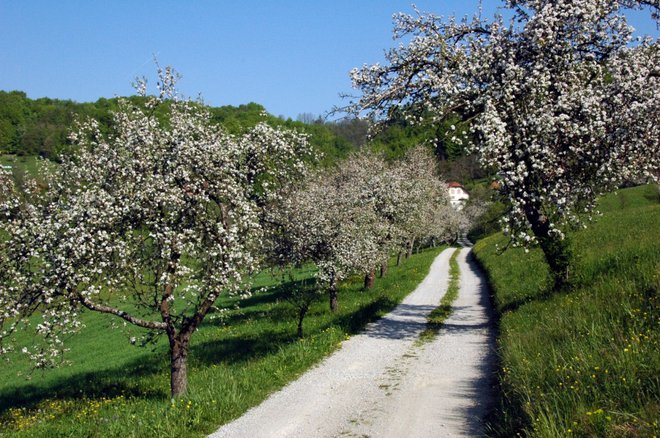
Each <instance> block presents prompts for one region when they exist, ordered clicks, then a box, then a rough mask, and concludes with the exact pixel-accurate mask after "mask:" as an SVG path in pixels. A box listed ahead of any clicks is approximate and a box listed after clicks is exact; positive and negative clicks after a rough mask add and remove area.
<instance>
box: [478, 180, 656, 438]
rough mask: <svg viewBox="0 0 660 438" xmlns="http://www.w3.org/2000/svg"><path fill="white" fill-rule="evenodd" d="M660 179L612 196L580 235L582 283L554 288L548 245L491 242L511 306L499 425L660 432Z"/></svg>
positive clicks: (576, 432)
mask: <svg viewBox="0 0 660 438" xmlns="http://www.w3.org/2000/svg"><path fill="white" fill-rule="evenodd" d="M657 194H658V191H657V188H656V187H655V186H644V187H637V188H634V189H627V190H621V191H620V192H619V193H618V194H612V195H608V196H607V197H605V198H604V199H603V200H602V201H601V202H600V208H601V210H602V211H603V216H602V217H600V218H598V219H597V220H596V221H595V223H593V224H591V226H590V227H589V228H588V229H586V230H582V231H580V232H576V233H573V234H572V235H571V236H570V237H571V242H572V245H573V247H574V254H575V255H576V259H575V261H574V264H573V266H572V270H571V279H570V281H571V288H570V290H569V291H568V292H564V293H554V294H553V293H551V292H549V289H550V288H549V286H550V284H551V283H550V278H549V275H548V270H547V267H546V265H545V263H544V261H543V258H542V256H541V254H540V252H538V251H537V250H533V251H531V252H530V253H529V254H525V253H524V252H523V251H522V250H517V249H514V250H507V251H506V252H504V253H503V254H502V255H497V249H496V245H497V244H499V245H500V246H503V245H504V244H505V242H506V241H505V239H504V237H503V236H501V235H495V236H493V237H490V238H487V239H484V240H483V241H480V242H479V243H478V244H477V245H476V246H475V252H476V255H477V258H478V259H479V260H480V262H481V263H482V264H483V265H484V267H485V268H486V270H487V271H488V275H489V277H490V282H491V285H492V288H493V291H494V303H495V306H496V309H497V310H498V311H499V313H500V334H499V354H500V359H501V373H500V383H501V389H502V395H503V400H502V412H501V413H500V414H499V415H498V416H497V417H498V420H497V422H496V423H495V424H493V425H492V427H493V431H492V434H493V435H496V436H507V437H508V436H515V433H517V432H522V433H523V434H524V435H528V436H535V437H559V436H581V437H594V436H599V437H642V436H644V437H646V436H655V435H658V433H659V432H660V428H659V425H658V418H660V401H659V398H658V396H659V394H660V311H659V310H660V309H659V304H660V302H659V296H658V285H659V277H658V272H659V268H660V204H659V203H658V195H657Z"/></svg>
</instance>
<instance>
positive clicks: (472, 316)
mask: <svg viewBox="0 0 660 438" xmlns="http://www.w3.org/2000/svg"><path fill="white" fill-rule="evenodd" d="M453 251H454V249H453V248H450V249H447V250H445V251H443V252H442V253H441V254H440V255H438V257H437V258H436V259H435V260H434V262H433V264H432V265H431V269H430V272H429V274H428V275H427V277H426V278H425V279H424V280H423V281H422V283H420V284H419V286H418V287H417V288H416V289H415V291H414V292H412V293H411V294H410V295H408V296H407V297H406V298H405V299H404V301H403V302H402V303H401V304H400V305H399V306H397V307H396V308H395V309H394V310H393V311H392V312H390V313H389V314H387V315H385V316H384V317H383V318H382V319H380V320H378V321H376V322H374V323H371V324H369V325H368V326H367V327H366V329H365V330H364V331H363V332H362V333H360V334H358V335H355V336H353V337H351V338H350V339H349V340H347V341H345V342H343V343H342V347H341V349H339V350H338V351H336V352H335V353H333V354H332V355H331V356H329V357H328V358H326V359H325V360H323V361H322V362H321V363H320V364H319V365H318V366H316V367H314V368H313V369H311V370H310V371H308V372H307V373H305V374H304V375H303V376H301V377H300V378H299V379H297V380H296V381H294V382H291V383H290V384H288V385H287V386H286V387H284V388H283V389H282V390H280V391H278V392H276V393H274V394H272V395H271V396H270V397H269V398H268V399H266V400H265V401H264V402H263V403H261V404H260V405H258V406H256V407H254V408H252V409H250V410H249V411H248V412H246V413H245V415H243V416H242V417H240V418H238V419H236V420H235V421H233V422H231V423H228V424H226V425H224V426H222V427H221V428H220V429H218V430H217V431H216V432H215V433H213V434H212V435H210V437H212V438H220V437H232V438H233V437H250V438H253V437H258V438H262V437H263V438H266V437H323V438H326V437H351V436H352V437H406V436H408V437H441V436H448V437H449V436H452V437H455V436H475V435H480V431H481V427H482V425H481V419H482V418H483V416H484V415H485V414H486V411H487V409H488V405H489V401H490V398H491V397H490V388H491V386H492V385H491V383H492V374H493V371H494V370H495V368H494V353H493V351H494V335H493V329H492V325H491V322H490V317H489V314H488V311H487V308H488V295H487V292H486V286H485V281H484V279H483V278H482V276H481V274H480V273H479V271H478V269H477V268H476V265H475V264H474V262H473V261H472V260H471V259H469V258H468V254H469V251H470V249H467V248H465V249H462V250H460V251H461V253H460V254H459V257H458V262H459V266H460V269H461V283H460V293H459V297H458V299H457V300H456V301H455V302H454V305H453V307H454V312H453V313H452V315H451V316H450V317H449V318H448V319H447V320H446V321H445V326H444V327H443V328H442V329H441V330H440V332H439V333H438V335H437V336H436V338H435V339H434V340H433V341H431V342H428V343H426V344H419V343H418V342H416V341H417V340H418V337H419V334H420V333H421V332H422V331H423V330H424V329H425V328H426V316H427V315H428V314H429V313H430V312H431V311H432V310H433V309H434V308H435V307H436V306H437V305H438V303H439V302H440V299H441V298H442V296H443V295H444V293H445V291H446V288H447V282H448V268H449V258H450V256H451V254H452V253H453Z"/></svg>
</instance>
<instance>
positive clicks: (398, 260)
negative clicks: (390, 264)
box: [396, 251, 401, 266]
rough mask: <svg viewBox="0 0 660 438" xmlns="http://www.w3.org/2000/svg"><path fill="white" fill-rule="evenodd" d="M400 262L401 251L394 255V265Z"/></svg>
mask: <svg viewBox="0 0 660 438" xmlns="http://www.w3.org/2000/svg"><path fill="white" fill-rule="evenodd" d="M400 264H401V251H399V252H398V253H397V255H396V265H397V266H399V265H400Z"/></svg>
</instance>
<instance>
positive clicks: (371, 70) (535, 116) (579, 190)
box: [351, 0, 660, 244]
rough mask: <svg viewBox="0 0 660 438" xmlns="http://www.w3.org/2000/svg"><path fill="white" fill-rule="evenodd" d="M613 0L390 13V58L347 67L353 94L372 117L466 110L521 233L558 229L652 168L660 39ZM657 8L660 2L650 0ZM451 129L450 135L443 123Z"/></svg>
mask: <svg viewBox="0 0 660 438" xmlns="http://www.w3.org/2000/svg"><path fill="white" fill-rule="evenodd" d="M643 4H648V2H639V1H625V2H624V1H617V0H580V1H575V0H559V1H547V0H509V1H508V2H507V7H509V8H510V9H511V15H512V19H511V20H510V21H505V19H504V18H503V17H502V16H496V17H494V18H493V19H491V20H488V19H485V18H483V17H482V16H481V15H480V14H478V15H475V17H474V18H468V17H466V18H464V19H462V20H459V19H456V18H455V17H449V18H443V17H439V16H435V15H432V14H426V13H420V12H419V11H418V12H417V14H416V15H408V14H398V15H396V16H395V22H396V26H395V30H394V36H395V38H399V39H404V38H405V40H406V43H405V44H404V43H402V44H401V45H400V46H399V47H397V48H394V49H392V50H390V51H389V52H387V63H386V64H385V65H380V64H375V65H365V66H363V67H362V68H356V69H353V71H352V72H351V76H352V80H353V85H354V87H356V88H358V89H359V90H360V91H361V92H362V95H361V96H360V97H359V99H358V100H356V101H355V102H353V103H352V104H351V109H353V110H354V111H356V112H362V111H367V112H368V114H369V115H370V116H371V117H373V118H376V119H383V118H387V117H388V114H391V113H392V110H393V109H403V110H405V112H406V113H407V114H408V120H409V121H410V122H411V123H436V122H437V121H439V120H442V119H445V118H446V117H448V116H452V117H455V116H456V115H458V116H460V117H461V118H462V119H463V120H465V121H470V122H471V125H470V126H471V138H472V139H473V140H474V141H473V143H472V144H471V145H470V148H471V149H472V150H473V151H475V152H477V153H478V155H479V157H480V160H481V164H482V165H483V166H484V167H486V168H489V169H493V170H494V172H496V174H497V176H498V178H499V180H500V181H499V182H500V184H499V186H500V188H501V191H502V193H503V195H504V197H505V199H508V201H509V205H510V208H509V210H508V213H507V215H506V216H505V218H504V228H505V230H506V231H508V232H509V233H510V235H511V237H512V239H513V241H514V242H515V243H519V244H531V243H533V242H535V241H536V240H537V238H539V237H549V238H557V239H561V238H563V235H564V231H565V229H566V227H567V226H569V225H577V224H580V223H581V222H582V221H583V220H584V217H585V213H587V215H586V216H588V213H589V212H591V211H592V210H593V209H594V207H595V199H596V197H597V196H598V195H599V194H601V193H603V192H604V191H606V190H609V189H612V188H614V187H616V186H617V184H619V183H621V182H622V181H624V180H631V179H648V178H650V179H653V180H657V179H658V176H659V173H658V169H659V168H660V146H659V141H660V140H659V139H660V112H658V110H657V109H658V103H659V102H658V89H660V88H659V86H658V85H659V84H658V79H659V78H660V70H659V68H660V67H659V65H660V62H659V61H660V59H659V56H660V50H658V49H659V47H658V41H657V40H653V39H650V38H646V39H640V40H633V38H632V28H630V26H628V25H627V23H626V19H625V16H624V14H623V12H622V11H623V8H624V7H635V8H640V7H641V6H642V5H643ZM648 7H649V8H650V9H651V11H652V12H653V13H654V16H655V18H656V19H657V16H658V15H657V13H658V11H659V10H660V7H658V6H657V4H655V5H654V4H651V5H650V6H648ZM444 135H451V133H447V134H444Z"/></svg>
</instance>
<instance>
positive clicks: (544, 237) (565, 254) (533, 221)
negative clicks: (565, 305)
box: [525, 206, 571, 290]
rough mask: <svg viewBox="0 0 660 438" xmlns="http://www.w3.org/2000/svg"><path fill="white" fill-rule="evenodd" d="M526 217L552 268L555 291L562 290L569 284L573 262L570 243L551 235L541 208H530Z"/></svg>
mask: <svg viewBox="0 0 660 438" xmlns="http://www.w3.org/2000/svg"><path fill="white" fill-rule="evenodd" d="M525 216H526V217H527V220H528V221H529V223H530V225H531V226H532V232H533V233H534V236H536V239H537V240H538V242H539V246H540V247H541V250H542V251H543V255H544V256H545V260H546V262H547V263H548V266H549V267H550V273H551V275H552V278H553V282H554V285H553V287H554V289H555V290H559V289H562V288H563V287H564V286H565V285H566V283H567V282H568V268H569V265H570V262H571V252H570V247H569V244H568V241H567V240H566V239H563V240H562V239H560V238H558V237H555V236H552V235H551V234H550V221H549V220H548V219H547V218H546V217H545V215H543V214H542V213H541V212H540V209H539V208H535V207H533V206H530V207H528V208H527V209H525Z"/></svg>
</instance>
